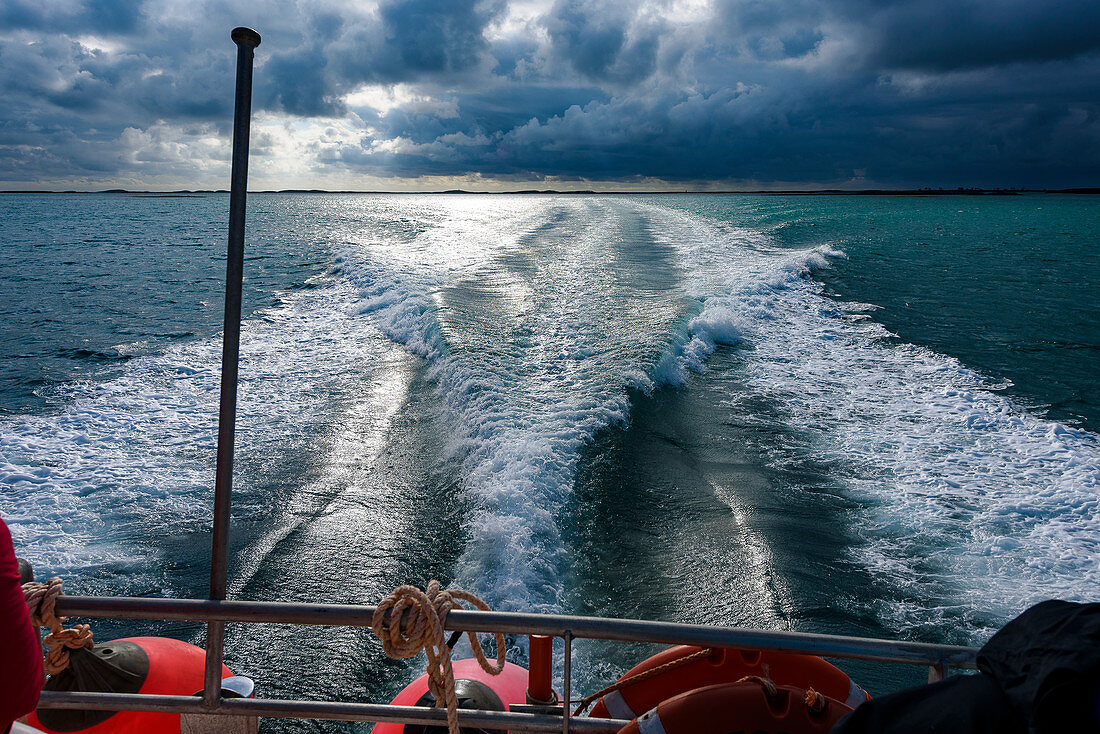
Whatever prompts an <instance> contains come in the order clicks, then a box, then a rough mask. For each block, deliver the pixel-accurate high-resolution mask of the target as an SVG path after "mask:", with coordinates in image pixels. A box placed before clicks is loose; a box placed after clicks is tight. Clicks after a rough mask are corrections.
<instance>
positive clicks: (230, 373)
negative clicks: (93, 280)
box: [202, 28, 260, 708]
mask: <svg viewBox="0 0 1100 734" xmlns="http://www.w3.org/2000/svg"><path fill="white" fill-rule="evenodd" d="M230 36H231V38H232V39H233V43H235V44H237V91H236V101H235V103H234V107H233V169H232V174H231V183H230V193H229V247H228V252H227V254H226V264H225V336H224V341H223V343H222V380H221V407H220V409H219V412H218V463H217V468H216V469H215V472H214V532H213V539H212V541H211V551H210V599H211V600H213V601H223V600H224V599H225V593H226V586H227V578H228V568H229V506H230V495H231V494H232V488H233V433H234V428H235V424H236V419H237V365H238V360H239V359H240V345H241V281H242V279H243V276H244V213H245V212H244V209H245V198H246V193H247V190H248V128H249V123H250V121H251V117H252V59H253V55H254V52H255V49H256V47H257V46H259V45H260V34H259V33H257V32H256V31H254V30H252V29H251V28H234V29H233V32H232V33H231V34H230ZM224 633H225V623H224V622H221V621H213V622H210V623H209V624H208V625H207V628H206V675H205V679H204V680H205V685H204V687H203V694H202V701H203V704H204V705H205V706H208V707H211V708H213V707H214V706H216V705H217V703H218V699H219V698H220V696H221V679H222V675H221V667H222V648H223V644H224V641H225V639H224Z"/></svg>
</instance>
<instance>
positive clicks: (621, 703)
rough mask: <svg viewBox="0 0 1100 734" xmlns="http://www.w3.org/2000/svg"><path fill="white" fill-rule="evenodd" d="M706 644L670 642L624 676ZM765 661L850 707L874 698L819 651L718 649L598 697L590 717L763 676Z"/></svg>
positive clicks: (628, 714)
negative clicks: (797, 653) (796, 652)
mask: <svg viewBox="0 0 1100 734" xmlns="http://www.w3.org/2000/svg"><path fill="white" fill-rule="evenodd" d="M704 649H705V648H701V647H695V646H690V645H677V646H675V647H670V648H668V649H667V650H664V651H662V652H659V653H657V654H656V655H654V656H652V657H649V658H647V659H645V660H643V661H642V662H641V663H639V664H638V665H635V666H634V667H633V668H631V669H630V670H629V671H627V673H626V675H624V676H623V677H622V678H620V679H619V680H620V681H625V680H627V679H628V678H631V677H633V676H636V675H638V674H639V673H644V672H646V671H649V670H653V669H654V668H657V667H660V666H662V665H666V664H668V663H672V662H675V661H677V660H680V659H681V658H684V657H687V656H689V655H694V654H696V653H698V652H700V651H702V650H704ZM765 665H767V666H768V670H767V675H768V677H770V678H771V679H772V680H773V681H775V682H776V683H777V684H778V685H781V686H796V687H798V688H811V687H812V688H813V689H814V690H816V691H818V692H820V693H822V694H824V695H825V696H828V697H829V698H832V699H835V700H836V701H840V702H841V703H843V704H844V705H846V706H848V707H849V708H855V707H856V706H858V705H859V704H861V703H863V702H864V701H866V700H867V699H869V698H870V696H868V695H867V692H866V691H864V690H863V689H862V688H860V687H859V686H857V685H856V684H855V683H854V682H852V680H851V678H849V677H848V675H847V674H846V673H845V672H844V671H843V670H841V669H840V668H838V667H836V666H835V665H832V664H830V663H828V662H826V661H824V660H822V659H821V658H819V657H817V656H815V655H796V654H793V653H781V652H762V651H760V650H737V649H733V648H716V649H714V650H713V651H712V652H711V653H710V654H709V655H707V656H705V657H699V658H696V659H695V660H692V661H691V662H688V663H685V664H683V665H681V666H679V667H674V668H670V669H669V670H667V671H664V672H662V673H658V674H656V675H654V676H653V677H652V678H646V679H644V680H640V681H637V682H633V683H627V684H626V685H624V686H623V687H621V688H619V689H618V690H614V691H611V692H610V693H608V694H606V695H604V696H603V697H602V698H601V699H600V700H599V701H597V702H596V705H595V706H593V708H592V713H591V714H590V716H595V717H599V718H605V719H607V718H614V719H633V718H635V717H636V716H638V715H640V714H642V713H644V712H646V711H649V710H650V709H651V708H653V707H654V706H656V705H657V704H658V703H660V702H661V701H664V700H665V699H669V698H672V697H673V696H676V695H677V694H680V693H684V692H686V691H690V690H693V689H695V688H702V687H704V686H711V685H716V684H719V683H733V682H734V681H737V680H740V679H741V678H744V677H745V676H752V675H757V676H763V675H764V674H765V671H764V666H765Z"/></svg>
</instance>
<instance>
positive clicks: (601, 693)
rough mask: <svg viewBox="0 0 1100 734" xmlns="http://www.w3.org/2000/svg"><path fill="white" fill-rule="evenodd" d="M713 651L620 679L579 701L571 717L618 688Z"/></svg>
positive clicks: (705, 648) (709, 648)
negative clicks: (579, 703)
mask: <svg viewBox="0 0 1100 734" xmlns="http://www.w3.org/2000/svg"><path fill="white" fill-rule="evenodd" d="M714 651H715V649H714V648H713V647H704V648H703V649H702V650H699V651H698V652H693V653H692V654H690V655H685V656H684V657H682V658H676V659H675V660H670V661H669V662H667V663H665V664H664V665H658V666H657V667H656V668H651V669H649V670H646V671H643V672H641V673H638V674H636V675H632V676H630V677H629V678H622V679H621V680H619V681H617V682H615V683H612V684H611V685H609V686H608V687H607V688H604V689H601V690H599V691H596V692H595V693H593V694H592V695H591V696H588V697H587V698H585V699H583V700H582V701H581V705H580V706H578V707H577V710H576V711H574V712H573V715H574V716H580V715H581V713H583V712H584V710H585V709H587V708H588V707H589V706H591V705H592V702H593V701H596V700H597V699H600V698H602V697H604V696H606V695H607V694H608V693H611V692H612V691H617V690H619V689H620V688H625V687H626V686H629V685H632V684H634V683H641V682H642V681H644V680H649V679H650V678H653V677H655V676H658V675H660V674H661V673H666V672H668V671H670V670H675V669H676V668H679V667H681V666H683V665H687V664H688V663H690V662H691V661H693V660H698V659H699V658H705V657H707V656H708V655H710V654H711V653H713V652H714Z"/></svg>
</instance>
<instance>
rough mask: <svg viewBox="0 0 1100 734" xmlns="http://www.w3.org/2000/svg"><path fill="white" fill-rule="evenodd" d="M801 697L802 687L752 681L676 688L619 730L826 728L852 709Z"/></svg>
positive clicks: (773, 732) (699, 732)
mask: <svg viewBox="0 0 1100 734" xmlns="http://www.w3.org/2000/svg"><path fill="white" fill-rule="evenodd" d="M814 698H816V699H817V705H816V706H810V705H808V704H807V703H806V691H804V690H803V689H801V688H797V687H795V686H776V687H775V689H774V693H772V692H769V691H768V690H767V689H766V688H765V686H763V685H760V684H759V683H758V682H756V681H742V682H740V683H723V684H721V685H716V686H707V687H706V688H697V689H695V690H694V691H688V692H687V693H681V694H680V695H678V696H674V697H673V698H670V699H669V700H667V701H662V702H661V703H659V704H657V706H656V707H654V708H653V709H650V710H649V711H647V712H646V713H644V714H642V715H641V716H639V717H637V718H635V719H634V720H633V721H631V722H630V723H629V724H627V725H626V726H624V727H623V728H622V729H619V734H727V732H730V731H744V732H753V734H779V733H780V732H782V734H816V733H817V732H828V731H829V730H830V729H832V728H833V724H835V723H836V722H837V721H839V720H840V718H841V717H842V716H844V715H845V714H847V713H849V712H850V711H851V710H852V709H851V708H849V707H848V706H845V705H844V704H842V703H840V702H839V701H835V700H833V699H831V698H828V697H825V696H822V697H820V698H818V697H814Z"/></svg>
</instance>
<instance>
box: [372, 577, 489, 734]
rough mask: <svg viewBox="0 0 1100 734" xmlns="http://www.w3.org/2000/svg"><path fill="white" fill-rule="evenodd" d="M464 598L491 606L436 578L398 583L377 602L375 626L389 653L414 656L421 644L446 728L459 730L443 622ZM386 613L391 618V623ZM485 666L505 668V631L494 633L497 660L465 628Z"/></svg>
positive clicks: (483, 607)
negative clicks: (424, 587)
mask: <svg viewBox="0 0 1100 734" xmlns="http://www.w3.org/2000/svg"><path fill="white" fill-rule="evenodd" d="M461 602H466V603H467V604H471V605H473V606H474V607H476V608H478V609H480V610H482V611H485V612H488V611H491V610H490V609H489V605H488V604H486V603H485V602H483V601H482V600H481V599H479V598H478V597H477V596H475V595H473V594H471V593H470V592H468V591H463V590H462V589H446V590H441V589H440V583H439V582H438V581H436V580H435V579H432V580H431V581H429V582H428V588H427V590H426V591H421V590H420V589H418V588H416V587H415V586H408V585H406V586H399V587H397V588H396V589H394V591H393V593H392V594H390V595H389V596H388V597H386V598H385V599H383V600H382V601H381V602H380V603H379V604H378V606H377V607H376V608H375V611H374V616H373V617H372V618H371V629H372V630H374V634H375V635H377V636H378V638H379V639H380V640H382V649H383V650H385V652H386V654H387V655H389V656H390V657H391V658H411V657H413V656H414V655H416V654H417V653H418V652H420V651H421V650H424V652H425V654H426V655H427V656H428V690H430V691H431V692H432V695H434V696H435V700H436V703H437V704H438V705H439V706H445V707H446V709H447V728H448V730H449V731H450V734H458V698H457V697H456V696H455V676H454V668H453V667H452V665H451V648H450V647H448V646H447V640H446V635H445V633H444V631H443V625H444V623H445V622H446V620H447V614H448V613H449V612H450V611H451V610H452V609H463V608H464V607H463V606H462V604H461ZM387 615H388V616H389V622H388V625H387V619H386V618H387ZM466 634H467V635H468V636H469V638H470V646H471V647H472V648H473V650H474V656H475V657H476V658H477V662H478V664H479V665H481V668H482V669H483V670H484V671H485V672H486V673H489V674H490V675H499V674H500V672H501V671H502V670H504V653H505V649H504V635H502V634H499V633H496V634H495V638H496V648H497V660H496V664H495V665H493V664H492V663H490V662H489V660H488V659H487V658H486V656H485V651H484V650H483V649H482V647H481V642H480V641H479V640H478V638H477V634H475V633H474V632H467V633H466Z"/></svg>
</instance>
